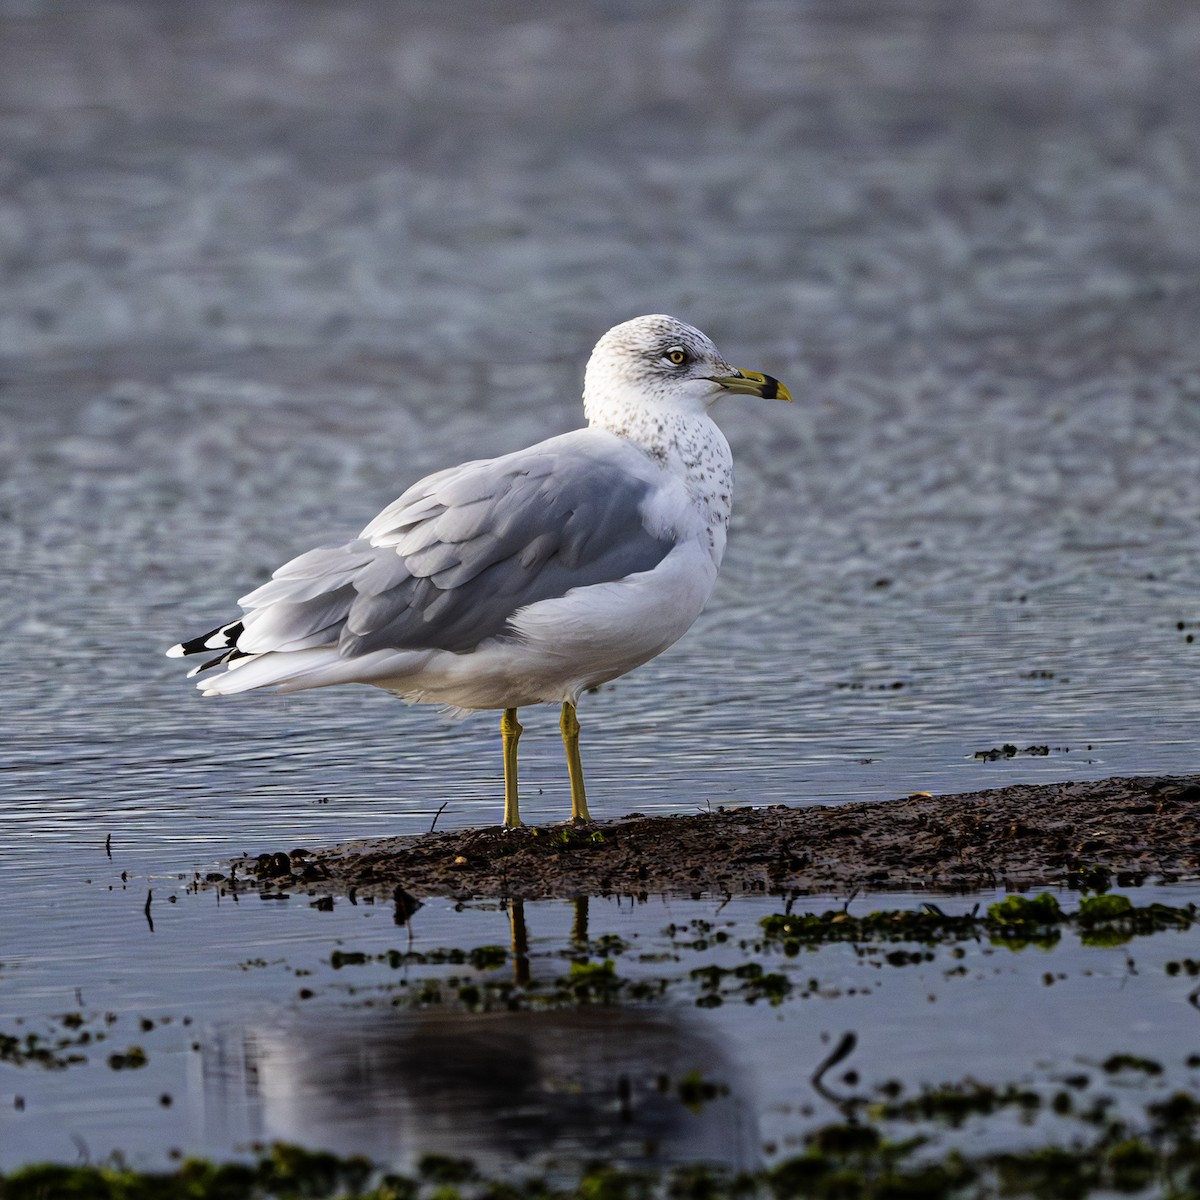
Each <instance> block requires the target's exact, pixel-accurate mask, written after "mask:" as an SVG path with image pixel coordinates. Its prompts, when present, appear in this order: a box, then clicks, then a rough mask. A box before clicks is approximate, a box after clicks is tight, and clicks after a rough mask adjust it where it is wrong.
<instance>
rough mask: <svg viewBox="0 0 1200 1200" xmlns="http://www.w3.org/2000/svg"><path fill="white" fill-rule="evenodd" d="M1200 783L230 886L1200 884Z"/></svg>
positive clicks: (760, 817) (340, 891) (653, 830)
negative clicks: (1192, 881) (1197, 881)
mask: <svg viewBox="0 0 1200 1200" xmlns="http://www.w3.org/2000/svg"><path fill="white" fill-rule="evenodd" d="M1198 817H1200V775H1196V776H1177V777H1138V778H1122V779H1104V780H1098V781H1093V782H1083V783H1077V782H1064V783H1059V784H1043V785H1014V786H1010V787H1003V788H996V789H993V790H989V791H980V792H968V793H963V794H958V795H947V796H931V795H928V794H925V793H918V794H914V795H911V796H906V797H902V798H899V799H895V800H884V801H871V802H865V803H853V804H841V805H837V806H836V807H829V806H809V807H795V808H791V807H784V806H772V807H769V808H725V809H716V810H714V811H713V812H711V813H699V814H689V815H681V816H654V817H649V816H643V815H640V814H636V813H635V814H632V815H630V816H628V817H624V818H622V819H620V820H615V821H605V822H597V823H594V824H590V825H585V826H578V827H574V826H569V825H550V826H538V827H530V828H527V829H521V830H517V831H513V832H506V831H504V830H503V829H500V828H497V827H489V828H482V829H466V830H457V831H454V832H447V833H432V834H425V835H423V836H419V837H403V838H388V839H381V840H376V841H369V842H367V841H362V842H353V843H347V844H346V845H343V846H337V847H334V848H332V849H330V850H326V851H317V852H307V851H303V850H299V851H290V852H289V851H278V850H277V851H273V852H270V853H263V854H260V855H258V856H256V857H248V858H243V859H239V860H238V861H237V862H235V863H234V864H233V866H232V870H231V873H230V875H229V876H225V877H222V876H221V875H220V874H217V875H214V876H210V880H209V882H210V883H214V884H217V885H218V886H222V887H236V888H238V889H239V890H240V889H247V890H255V891H259V892H260V893H262V894H264V895H286V894H292V893H294V892H296V891H302V892H307V893H311V894H313V895H317V896H332V895H349V896H351V897H357V896H358V895H364V896H366V895H370V896H377V897H378V896H389V897H390V896H399V897H404V896H408V897H412V898H426V897H432V896H445V897H450V898H452V899H457V900H479V899H503V898H523V899H551V898H570V897H575V896H583V895H594V896H604V895H631V896H648V895H652V894H654V895H657V894H673V895H700V894H707V895H719V896H725V895H745V894H764V893H765V894H780V895H793V894H796V895H803V894H811V893H822V892H835V893H839V894H848V893H850V892H853V891H859V890H863V891H891V890H898V889H903V890H926V889H928V890H931V891H940V892H964V891H973V890H976V889H980V888H994V887H1005V888H1008V889H1010V890H1023V889H1026V888H1031V887H1046V886H1061V885H1068V886H1081V887H1088V888H1097V887H1100V888H1102V887H1105V886H1107V885H1108V884H1110V883H1117V884H1137V883H1142V882H1145V881H1147V880H1159V881H1170V880H1177V879H1187V878H1194V877H1196V876H1198V875H1200V824H1198V822H1197V818H1198Z"/></svg>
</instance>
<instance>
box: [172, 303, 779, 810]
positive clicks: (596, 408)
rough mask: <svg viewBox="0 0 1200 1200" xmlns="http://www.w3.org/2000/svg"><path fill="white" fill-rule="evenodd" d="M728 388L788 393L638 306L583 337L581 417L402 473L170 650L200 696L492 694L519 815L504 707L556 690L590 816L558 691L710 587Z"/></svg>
mask: <svg viewBox="0 0 1200 1200" xmlns="http://www.w3.org/2000/svg"><path fill="white" fill-rule="evenodd" d="M728 392H735V393H746V394H749V395H754V396H762V397H765V398H767V399H776V398H778V399H780V400H790V399H791V396H790V395H789V393H788V390H787V388H785V387H784V386H783V384H781V383H780V382H779V381H778V380H777V379H773V378H772V377H771V376H770V375H762V374H760V373H759V372H757V371H739V370H738V369H737V368H736V367H732V366H730V365H729V363H727V362H726V361H725V360H724V359H723V358H722V357H721V356H720V354H718V353H717V349H716V347H715V346H714V345H713V344H712V342H711V341H710V340H709V339H708V338H707V337H706V336H705V335H704V334H703V333H701V332H700V331H699V330H698V329H693V328H692V327H691V326H690V325H685V324H684V323H683V322H682V321H678V320H676V319H675V318H674V317H667V316H648V317H637V318H635V319H634V320H632V321H626V322H625V323H624V324H621V325H617V326H615V327H614V328H612V329H610V330H609V331H608V332H607V333H606V334H605V335H604V336H603V337H602V338H601V339H600V341H599V342H598V343H597V344H596V348H595V350H594V351H593V352H592V356H591V359H590V360H589V361H588V365H587V370H586V374H585V378H584V389H583V407H584V414H585V416H586V417H587V422H588V423H587V426H586V427H585V428H583V429H577V430H574V431H573V432H571V433H564V434H561V435H560V436H558V437H552V438H549V439H547V440H546V441H544V442H539V443H538V444H537V445H536V446H530V447H529V448H528V449H527V450H518V451H516V452H515V453H513V454H505V455H502V456H501V457H500V458H490V459H480V460H477V461H475V462H468V463H464V464H463V465H462V466H459V467H451V468H450V469H449V470H446V471H439V472H437V473H436V474H433V475H430V476H429V477H428V478H426V479H422V480H421V481H420V483H417V484H414V485H413V486H412V487H410V488H409V489H408V491H406V492H405V493H404V495H402V496H401V497H400V499H399V500H396V501H395V502H394V503H393V504H390V505H389V506H388V507H387V508H385V509H384V510H383V512H381V513H380V514H379V515H378V516H377V517H376V518H375V519H374V520H373V521H372V522H371V523H370V524H369V525H367V527H366V528H365V529H364V530H363V531H362V533H361V534H359V536H358V537H357V538H355V539H354V540H353V541H349V542H346V543H344V544H342V545H338V546H324V547H322V548H320V549H317V550H310V551H309V552H308V553H307V554H301V555H300V556H299V557H298V558H294V559H292V561H291V562H289V563H286V564H285V565H284V566H282V567H280V568H279V570H278V571H276V572H275V574H274V575H273V576H272V577H271V580H270V582H268V583H265V584H263V585H262V587H260V588H257V589H256V590H255V591H253V592H250V593H249V595H246V596H243V597H242V599H241V600H239V601H238V603H239V605H240V606H241V607H242V608H243V609H244V610H245V612H244V614H243V615H242V616H241V617H239V618H237V619H236V620H233V621H229V622H227V623H225V624H223V625H220V626H218V627H217V628H216V629H214V630H213V631H212V632H210V633H206V634H203V635H202V636H200V637H197V638H193V639H192V640H191V641H187V642H183V643H181V644H180V645H178V646H172V647H171V649H170V650H168V651H167V653H168V654H169V655H171V656H173V657H174V656H180V655H186V654H205V653H212V652H214V651H215V652H217V657H216V658H214V659H212V660H211V661H209V662H206V663H204V664H203V665H201V666H199V667H197V668H196V669H195V670H194V671H192V674H193V675H199V676H200V677H201V678H200V682H199V685H198V686H199V687H200V688H201V689H202V690H203V692H204V694H205V695H206V696H228V695H232V694H233V693H235V692H246V691H251V690H253V689H255V688H271V689H273V690H275V691H280V692H291V691H299V690H300V689H303V688H315V687H327V686H329V685H330V684H335V683H370V684H374V685H375V686H376V687H381V688H385V689H387V690H388V691H391V692H394V693H395V694H396V695H398V696H401V697H402V698H403V699H405V700H408V701H412V702H417V703H433V704H441V705H445V706H449V707H452V708H459V709H481V708H493V709H503V712H504V715H503V717H502V718H501V721H500V732H501V737H502V741H503V747H504V824H505V825H506V826H510V827H511V826H515V825H519V824H521V818H520V811H519V807H518V801H517V741H518V739H519V738H520V736H521V730H522V726H521V725H520V724H519V723H518V721H517V710H518V708H520V707H522V706H523V705H527V704H547V703H561V705H562V717H561V721H560V725H561V729H562V737H563V745H564V747H565V749H566V756H567V773H568V775H569V778H570V783H571V817H572V819H574V820H577V821H578V820H584V821H586V820H590V819H591V818H590V815H589V813H588V807H587V797H586V794H585V792H584V786H583V767H582V764H581V762H580V757H579V721H578V719H577V717H576V713H575V705H576V702H577V701H578V699H579V696H580V694H581V693H582V692H584V691H586V690H587V689H589V688H593V687H596V686H598V685H599V684H601V683H605V682H607V681H608V680H610V679H615V678H616V677H617V676H618V675H624V674H625V672H626V671H631V670H633V668H634V667H637V666H640V665H641V664H642V663H644V662H648V661H649V660H650V659H652V658H654V657H655V655H657V654H661V653H662V652H663V651H664V650H665V649H666V648H667V647H668V646H670V645H671V644H672V643H674V642H675V641H676V640H677V639H678V638H680V637H681V636H682V635H683V634H684V633H685V632H686V631H687V629H688V628H689V627H690V626H691V624H692V622H693V621H695V619H696V618H697V617H698V616H699V615H700V610H701V609H702V608H703V607H704V605H705V602H706V601H707V600H708V597H709V594H710V593H711V592H712V589H713V584H714V583H715V582H716V578H717V569H718V568H719V567H720V564H721V556H722V555H723V553H724V551H725V529H726V526H727V524H728V522H729V512H730V494H731V487H732V481H733V461H732V457H731V455H730V452H729V443H728V442H726V440H725V438H724V436H723V435H722V433H721V431H720V430H719V429H718V428H717V426H716V425H715V424H714V423H713V421H712V420H711V418H710V417H709V415H708V410H709V408H710V407H711V406H712V404H713V402H714V401H716V400H718V399H719V398H720V397H721V396H723V395H725V394H726V393H728Z"/></svg>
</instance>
